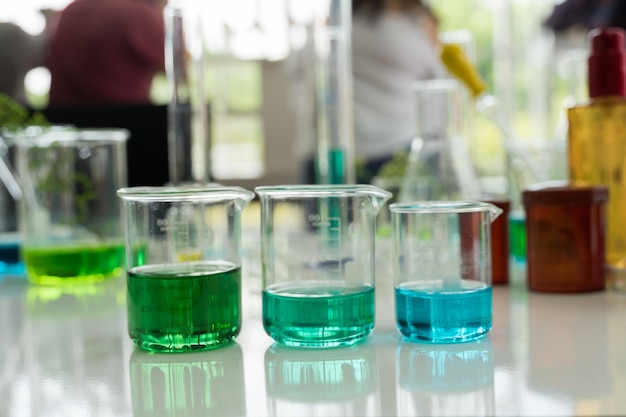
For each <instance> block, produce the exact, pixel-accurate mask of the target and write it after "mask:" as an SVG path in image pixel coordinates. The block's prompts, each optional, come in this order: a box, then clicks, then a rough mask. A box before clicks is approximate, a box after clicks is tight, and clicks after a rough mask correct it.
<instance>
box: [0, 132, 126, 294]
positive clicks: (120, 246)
mask: <svg viewBox="0 0 626 417" xmlns="http://www.w3.org/2000/svg"><path fill="white" fill-rule="evenodd" d="M128 137H129V133H128V131H126V130H123V129H75V128H71V127H47V128H41V127H30V128H26V129H24V130H21V131H19V132H17V133H13V134H12V135H11V137H10V140H11V144H12V146H13V147H14V151H15V165H16V175H15V176H13V177H12V178H13V179H15V180H16V181H15V185H16V187H15V188H16V189H17V190H18V191H17V192H16V195H15V196H14V197H17V199H18V205H17V206H18V210H17V212H18V219H19V220H18V224H19V232H20V234H21V239H22V246H21V250H20V255H21V258H22V261H23V262H24V264H25V267H26V275H27V278H28V280H29V281H30V282H32V283H34V284H42V285H67V284H85V283H94V282H100V281H104V280H106V279H109V278H114V277H117V276H120V275H121V273H122V267H123V260H124V240H123V235H122V233H123V231H122V228H121V224H120V207H119V203H118V200H117V198H116V195H115V193H116V191H117V189H118V188H120V187H123V186H125V185H126V181H127V165H126V141H127V139H128ZM6 166H8V165H6ZM6 166H5V167H6ZM5 174H6V172H5ZM10 175H11V174H6V175H3V180H4V181H5V183H6V180H7V178H11V177H10Z"/></svg>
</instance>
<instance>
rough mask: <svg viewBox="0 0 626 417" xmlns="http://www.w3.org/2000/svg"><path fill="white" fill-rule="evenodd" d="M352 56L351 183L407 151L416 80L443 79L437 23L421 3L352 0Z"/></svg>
mask: <svg viewBox="0 0 626 417" xmlns="http://www.w3.org/2000/svg"><path fill="white" fill-rule="evenodd" d="M352 9H353V19H352V53H353V74H354V87H353V88H354V123H355V126H354V135H355V155H356V158H357V160H361V161H365V166H364V169H363V168H359V167H357V182H370V181H371V179H372V178H373V177H374V176H376V175H377V174H378V172H379V171H380V169H381V167H382V166H384V165H385V164H386V163H387V162H389V161H391V160H392V159H393V157H394V156H395V155H396V154H397V153H399V152H403V151H406V152H408V149H409V147H410V144H411V141H412V139H413V138H414V136H415V133H416V125H415V114H414V113H415V110H414V93H413V91H412V85H413V83H414V82H415V81H418V80H431V79H436V78H442V77H444V76H445V70H444V68H443V65H442V64H441V60H440V57H439V40H438V39H439V33H438V28H439V22H438V19H437V18H436V16H435V15H434V13H433V11H432V10H431V9H430V8H429V7H428V5H427V4H425V3H424V2H423V1H421V0H353V2H352Z"/></svg>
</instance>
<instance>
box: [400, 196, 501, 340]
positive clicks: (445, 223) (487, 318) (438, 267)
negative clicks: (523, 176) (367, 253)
mask: <svg viewBox="0 0 626 417" xmlns="http://www.w3.org/2000/svg"><path fill="white" fill-rule="evenodd" d="M389 209H390V210H391V213H392V214H391V218H392V233H393V240H394V247H393V257H394V262H393V264H394V286H395V300H396V325H397V327H398V330H399V331H400V333H402V334H403V335H404V336H406V337H407V338H409V339H412V340H415V341H423V342H432V343H454V342H465V341H470V340H475V339H478V338H480V337H482V336H484V335H486V334H487V332H489V330H490V329H491V325H492V299H491V236H490V228H491V222H492V221H493V220H494V219H495V218H496V217H497V216H498V215H499V214H500V213H501V212H502V210H501V209H499V208H498V207H496V206H494V205H492V204H489V203H483V202H474V201H450V202H447V201H438V202H423V203H422V202H416V203H406V204H402V203H394V204H392V205H391V206H390V207H389Z"/></svg>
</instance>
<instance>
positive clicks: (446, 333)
mask: <svg viewBox="0 0 626 417" xmlns="http://www.w3.org/2000/svg"><path fill="white" fill-rule="evenodd" d="M460 282H461V285H460V286H459V287H458V288H454V289H443V288H432V287H431V288H428V287H427V286H424V284H423V283H418V282H409V283H406V284H403V285H401V286H399V287H398V288H396V290H395V295H396V321H397V326H398V330H400V333H402V334H403V335H404V336H406V337H408V338H410V339H413V340H417V341H424V342H432V343H455V342H466V341H470V340H476V339H479V338H481V337H483V336H484V335H486V334H487V332H489V330H490V329H491V325H492V313H491V311H492V291H491V287H490V286H487V285H486V284H484V283H482V282H479V281H470V280H460Z"/></svg>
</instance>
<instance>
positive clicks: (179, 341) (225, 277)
mask: <svg viewBox="0 0 626 417" xmlns="http://www.w3.org/2000/svg"><path fill="white" fill-rule="evenodd" d="M240 312H241V268H240V267H239V266H236V265H234V264H232V263H228V262H213V261H212V262H207V261H199V262H191V263H180V264H159V265H144V266H139V267H135V268H131V269H130V270H129V271H128V333H129V336H130V338H131V340H132V341H133V342H134V343H135V344H136V345H137V346H139V347H141V348H142V349H145V350H150V351H162V352H180V351H191V350H206V349H213V348H218V347H221V346H224V345H227V344H229V343H231V342H232V341H233V340H234V339H235V337H236V336H237V335H238V334H239V330H240V328H241V316H240Z"/></svg>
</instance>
